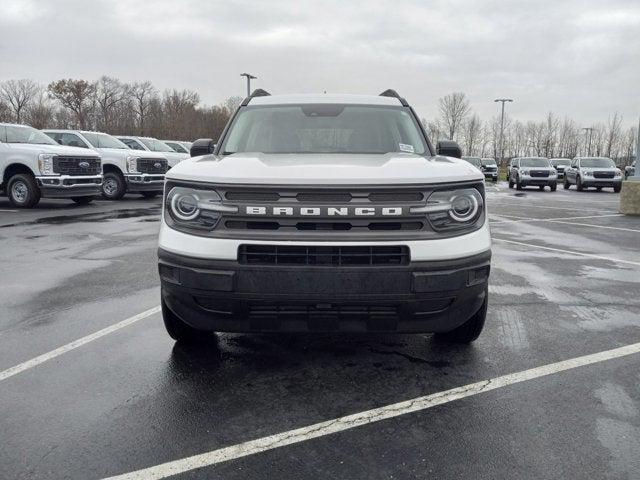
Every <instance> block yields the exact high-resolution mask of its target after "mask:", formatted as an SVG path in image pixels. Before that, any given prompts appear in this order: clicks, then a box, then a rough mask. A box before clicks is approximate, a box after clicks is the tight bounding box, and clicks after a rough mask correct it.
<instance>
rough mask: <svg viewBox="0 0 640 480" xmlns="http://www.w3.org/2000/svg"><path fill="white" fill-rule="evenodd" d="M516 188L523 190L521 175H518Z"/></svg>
mask: <svg viewBox="0 0 640 480" xmlns="http://www.w3.org/2000/svg"><path fill="white" fill-rule="evenodd" d="M516 190H522V184H521V183H520V177H516Z"/></svg>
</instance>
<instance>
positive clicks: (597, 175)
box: [593, 172, 615, 178]
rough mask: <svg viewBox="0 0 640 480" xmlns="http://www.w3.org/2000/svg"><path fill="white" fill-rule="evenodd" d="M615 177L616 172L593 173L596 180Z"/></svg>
mask: <svg viewBox="0 0 640 480" xmlns="http://www.w3.org/2000/svg"><path fill="white" fill-rule="evenodd" d="M614 176H615V173H614V172H593V177H594V178H613V177H614Z"/></svg>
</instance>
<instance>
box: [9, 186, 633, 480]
mask: <svg viewBox="0 0 640 480" xmlns="http://www.w3.org/2000/svg"><path fill="white" fill-rule="evenodd" d="M516 194H517V196H516ZM487 196H488V198H487V200H488V205H489V211H490V222H491V228H492V234H493V237H494V245H493V261H492V275H491V281H490V295H491V296H490V304H489V312H488V316H487V325H486V327H485V330H484V332H483V334H482V336H481V337H480V339H479V340H478V341H476V342H475V343H474V344H472V345H471V346H448V345H443V344H440V343H437V342H434V341H433V340H432V338H431V337H430V336H429V335H419V336H404V335H403V336H394V335H387V336H373V335H372V336H349V337H345V336H333V335H318V336H312V337H295V336H294V337H292V336H254V335H229V334H225V335H220V336H218V337H217V339H214V340H212V341H211V342H209V343H208V344H205V345H201V346H197V347H190V348H187V347H181V346H177V345H174V343H173V341H172V340H171V339H170V338H169V337H168V336H167V334H166V333H165V331H164V327H163V325H162V321H161V317H160V314H159V313H158V308H157V306H158V304H159V282H158V277H157V272H156V236H157V231H158V226H159V221H160V220H159V212H160V200H159V199H155V200H150V201H149V200H142V199H139V198H137V197H133V196H131V197H127V198H126V199H125V200H123V201H121V202H105V201H96V202H95V203H93V204H91V205H89V206H76V205H74V204H72V203H70V202H67V201H57V200H56V201H47V200H43V201H42V202H41V204H40V205H39V207H38V208H36V209H34V210H30V211H15V210H13V209H12V208H11V206H10V204H9V203H8V201H7V200H6V198H0V272H1V274H0V479H3V480H4V479H63V478H64V479H66V478H70V479H100V478H106V477H112V476H117V475H124V474H130V475H128V476H123V477H120V478H140V479H149V478H165V477H166V478H180V479H200V478H211V479H267V478H268V479H272V478H273V479H303V478H335V479H372V478H385V479H391V478H395V479H423V478H485V479H494V478H536V479H539V478H544V479H555V478H590V479H592V478H593V479H595V478H614V479H637V478H640V353H639V352H640V347H639V346H638V343H639V342H640V218H637V217H636V218H633V217H625V216H621V215H619V214H618V213H617V207H618V195H617V194H614V193H612V192H611V191H610V190H605V191H603V192H595V191H589V192H584V193H579V192H576V191H575V190H574V189H572V190H571V191H569V192H566V191H563V190H558V191H557V192H554V193H550V192H549V191H545V192H540V191H538V190H537V189H526V190H525V191H523V192H516V191H515V190H509V189H508V188H507V187H506V184H502V183H501V184H499V185H498V186H497V187H493V186H492V185H490V184H489V186H488V194H487ZM139 314H142V315H139ZM73 342H76V343H73ZM625 346H628V348H627V349H623V350H621V347H625ZM594 354H595V355H594ZM585 356H588V357H585ZM575 359H578V360H575ZM539 367H541V368H539ZM510 374H516V375H510ZM459 387H460V388H459ZM452 389H454V390H453V391H450V390H452ZM414 399H417V400H414ZM402 402H404V403H402ZM345 416H349V417H347V418H345ZM321 422H325V423H321Z"/></svg>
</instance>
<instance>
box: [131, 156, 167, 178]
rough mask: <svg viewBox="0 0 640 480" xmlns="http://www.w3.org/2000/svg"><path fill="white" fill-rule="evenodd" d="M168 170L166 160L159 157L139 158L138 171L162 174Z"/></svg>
mask: <svg viewBox="0 0 640 480" xmlns="http://www.w3.org/2000/svg"><path fill="white" fill-rule="evenodd" d="M167 170H169V167H168V164H167V161H166V160H164V159H160V158H139V159H138V171H139V172H140V173H150V174H156V175H158V174H163V173H167Z"/></svg>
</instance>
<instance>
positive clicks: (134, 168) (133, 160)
mask: <svg viewBox="0 0 640 480" xmlns="http://www.w3.org/2000/svg"><path fill="white" fill-rule="evenodd" d="M138 158H139V157H135V156H133V155H129V156H128V157H127V172H129V173H137V172H138Z"/></svg>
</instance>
